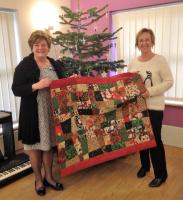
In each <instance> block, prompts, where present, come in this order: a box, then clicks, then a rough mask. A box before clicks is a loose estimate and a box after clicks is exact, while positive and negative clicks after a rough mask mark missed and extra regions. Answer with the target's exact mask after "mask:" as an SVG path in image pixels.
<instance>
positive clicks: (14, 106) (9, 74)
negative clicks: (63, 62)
mask: <svg viewBox="0 0 183 200" xmlns="http://www.w3.org/2000/svg"><path fill="white" fill-rule="evenodd" d="M18 43H19V42H18V31H17V24H16V12H15V11H14V10H2V9H0V110H5V111H11V112H12V116H13V120H14V121H17V120H18V110H19V98H15V97H14V95H13V93H12V90H11V85H12V79H13V73H14V68H15V66H16V65H17V63H18V62H19V60H20V50H19V46H18Z"/></svg>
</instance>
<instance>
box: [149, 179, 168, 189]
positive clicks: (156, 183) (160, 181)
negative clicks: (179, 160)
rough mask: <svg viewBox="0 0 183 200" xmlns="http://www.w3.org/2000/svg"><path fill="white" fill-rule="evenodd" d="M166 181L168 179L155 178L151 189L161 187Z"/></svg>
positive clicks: (151, 183)
mask: <svg viewBox="0 0 183 200" xmlns="http://www.w3.org/2000/svg"><path fill="white" fill-rule="evenodd" d="M165 181H166V178H164V179H163V178H154V179H153V180H152V181H151V182H150V183H149V187H159V186H160V185H161V184H162V183H164V182H165Z"/></svg>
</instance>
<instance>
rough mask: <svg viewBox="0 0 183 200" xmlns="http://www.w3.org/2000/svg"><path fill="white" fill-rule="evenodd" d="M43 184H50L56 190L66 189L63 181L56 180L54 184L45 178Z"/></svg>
mask: <svg viewBox="0 0 183 200" xmlns="http://www.w3.org/2000/svg"><path fill="white" fill-rule="evenodd" d="M43 184H44V186H50V187H51V188H53V189H54V190H64V187H63V185H62V183H58V182H56V183H55V185H52V184H51V183H49V182H48V181H47V180H46V179H44V181H43Z"/></svg>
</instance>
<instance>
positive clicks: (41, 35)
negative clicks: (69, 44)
mask: <svg viewBox="0 0 183 200" xmlns="http://www.w3.org/2000/svg"><path fill="white" fill-rule="evenodd" d="M39 40H45V41H46V43H47V44H48V48H50V47H51V38H50V36H49V35H48V34H47V33H46V32H44V31H42V30H37V31H34V32H33V33H32V34H31V35H30V37H29V40H28V44H29V47H30V48H31V50H32V48H33V45H34V44H35V43H36V42H37V41H39Z"/></svg>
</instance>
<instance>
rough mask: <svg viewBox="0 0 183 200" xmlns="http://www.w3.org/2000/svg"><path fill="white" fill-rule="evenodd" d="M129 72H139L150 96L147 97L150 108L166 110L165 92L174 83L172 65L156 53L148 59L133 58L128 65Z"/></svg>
mask: <svg viewBox="0 0 183 200" xmlns="http://www.w3.org/2000/svg"><path fill="white" fill-rule="evenodd" d="M128 71H129V72H137V71H138V72H139V74H140V75H141V76H142V79H143V81H144V84H145V86H146V89H147V90H148V91H149V94H150V97H149V98H147V99H146V102H147V107H148V109H150V110H164V107H165V103H164V99H165V98H164V92H165V91H167V90H168V89H169V88H170V87H171V86H172V85H173V77H172V73H171V70H170V67H169V65H168V63H167V61H166V60H165V58H164V57H163V56H161V55H157V54H156V55H155V56H154V57H153V58H151V59H150V60H148V61H145V62H141V61H139V60H138V58H135V59H133V60H132V61H131V62H130V63H129V65H128Z"/></svg>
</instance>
